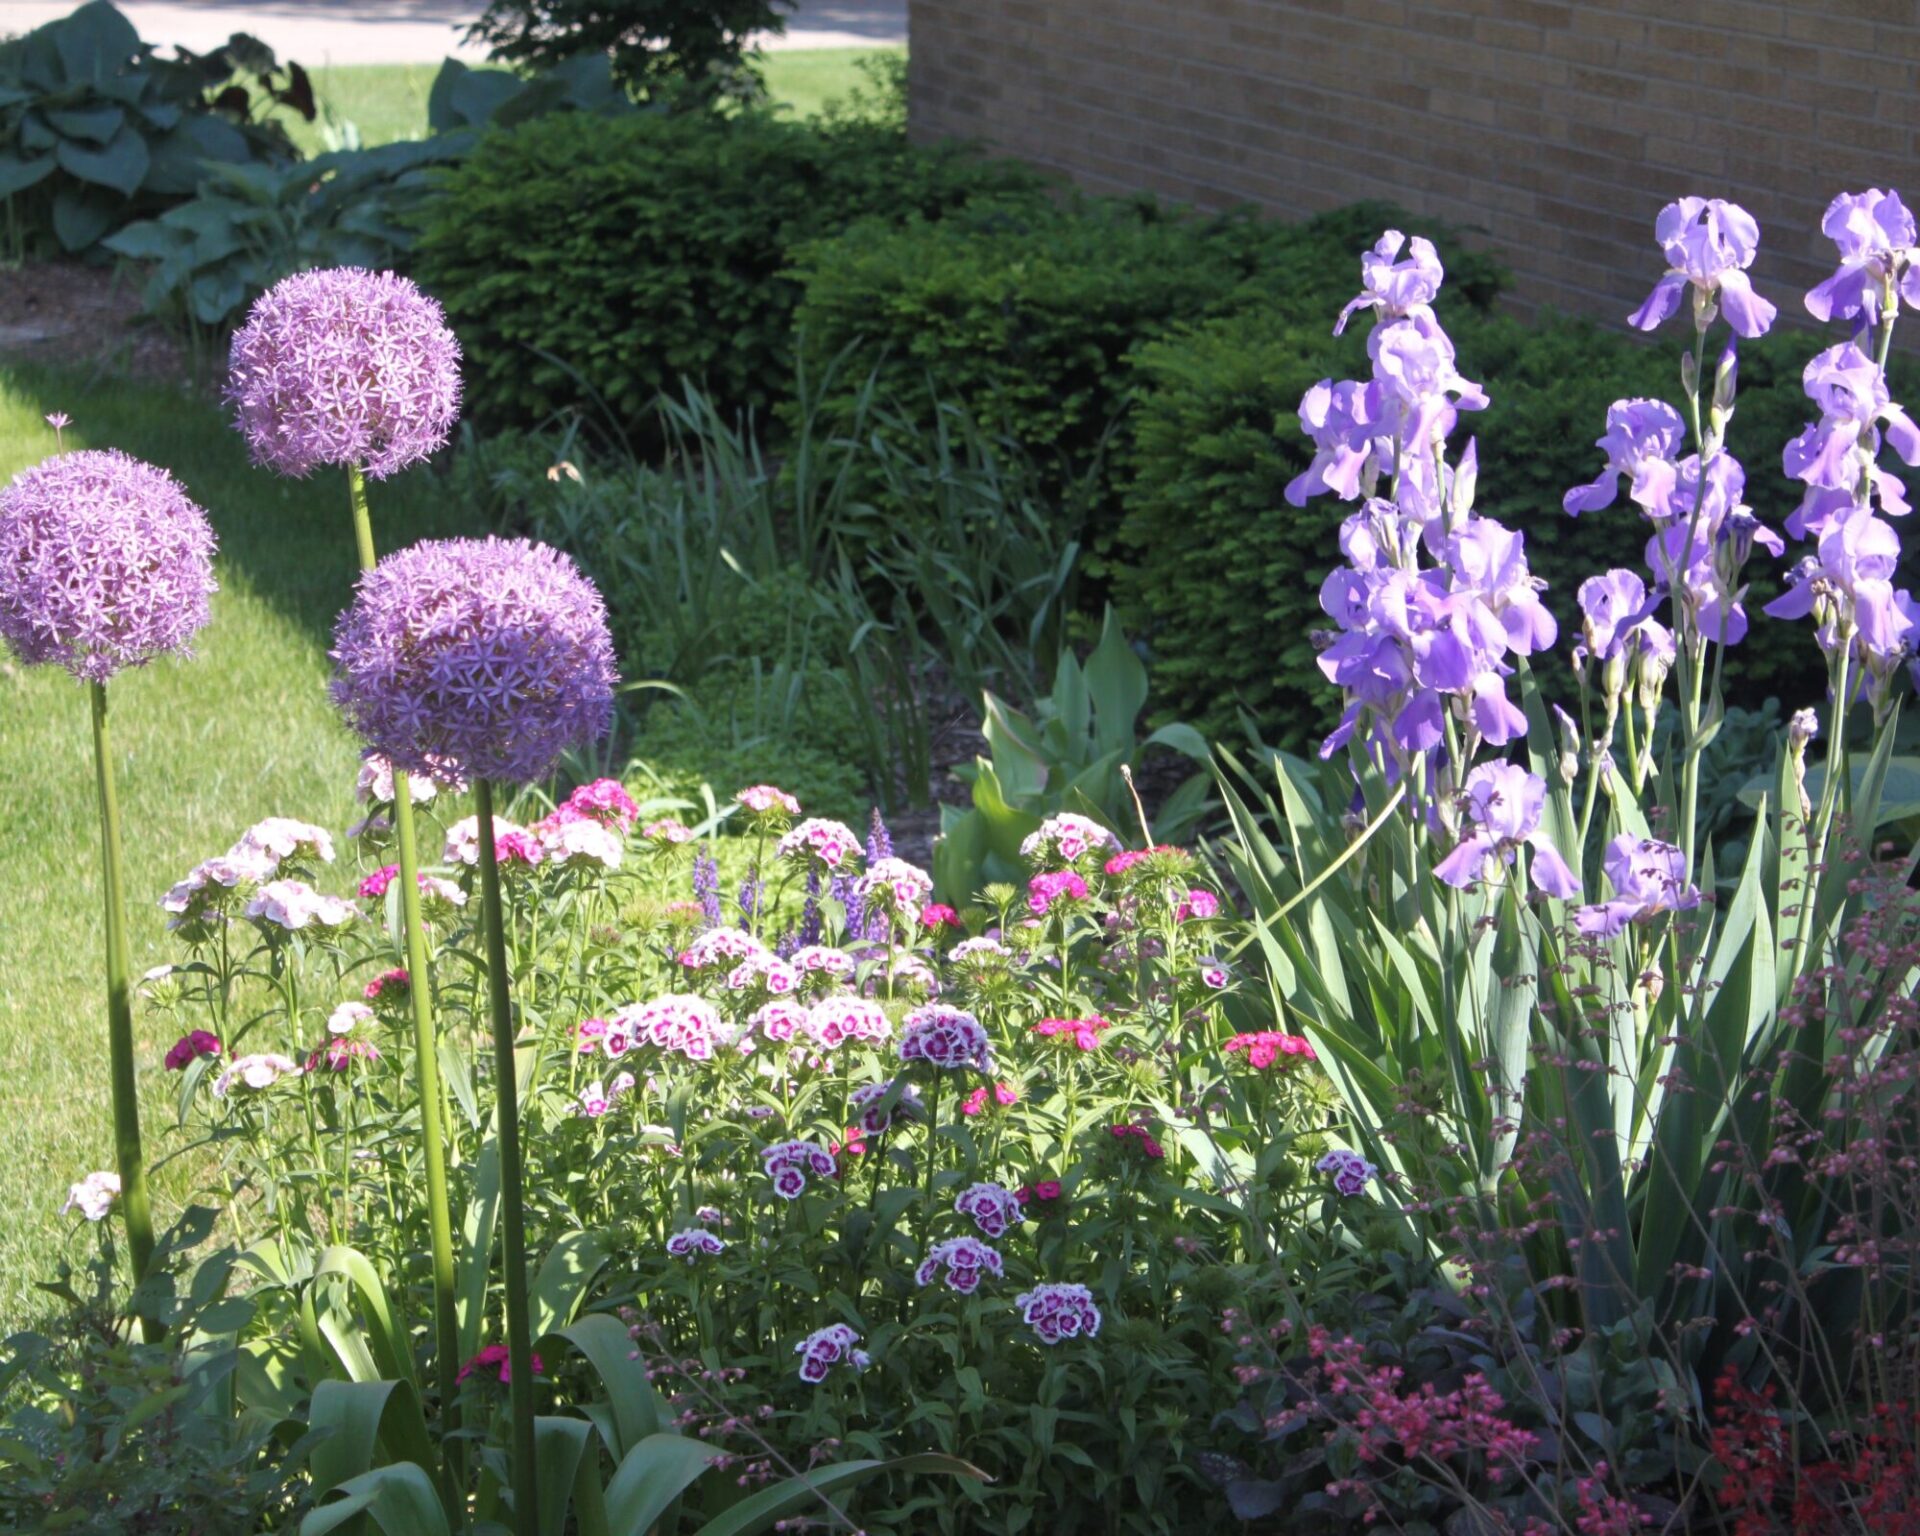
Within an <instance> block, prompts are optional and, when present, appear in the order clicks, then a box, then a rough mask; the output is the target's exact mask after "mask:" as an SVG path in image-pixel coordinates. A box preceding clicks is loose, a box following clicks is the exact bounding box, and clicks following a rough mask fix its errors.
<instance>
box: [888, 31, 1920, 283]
mask: <svg viewBox="0 0 1920 1536" xmlns="http://www.w3.org/2000/svg"><path fill="white" fill-rule="evenodd" d="M909 18H910V22H909V33H910V50H909V64H908V69H909V100H910V108H911V113H912V121H913V126H914V130H915V132H916V133H917V134H919V135H920V136H922V137H925V138H943V137H961V138H972V139H979V140H983V141H985V142H986V143H988V144H990V145H992V146H994V147H995V148H997V149H1000V150H1003V151H1005V152H1007V153H1010V154H1014V155H1018V156H1020V157H1021V158H1023V159H1026V160H1029V161H1032V162H1035V163H1037V164H1039V165H1043V166H1048V167H1051V168H1054V169H1057V170H1060V171H1062V172H1064V173H1066V174H1067V175H1069V176H1071V177H1072V178H1073V179H1074V180H1075V181H1077V182H1079V183H1080V184H1081V185H1083V186H1085V187H1087V188H1089V189H1091V190H1094V191H1100V192H1128V191H1135V190H1138V189H1141V188H1145V189H1148V190H1151V191H1154V192H1157V193H1161V194H1163V195H1165V196H1167V197H1171V198H1175V199H1179V200H1181V201H1183V202H1189V203H1193V204H1196V205H1199V206H1201V207H1206V208H1220V207H1226V206H1230V205H1233V204H1236V203H1245V202H1254V203H1258V204H1261V205H1263V206H1265V207H1267V208H1269V209H1271V210H1274V211H1276V212H1279V213H1282V214H1305V213H1312V212H1317V211H1319V210H1321V209H1325V208H1330V207H1335V206H1338V205H1339V204H1342V203H1349V202H1353V201H1355V200H1357V199H1360V198H1387V199H1391V200H1393V201H1395V202H1398V203H1401V204H1403V205H1404V206H1406V207H1407V208H1409V209H1411V210H1412V211H1413V212H1414V213H1415V214H1416V215H1421V214H1424V215H1427V216H1429V217H1432V218H1438V219H1445V220H1447V221H1449V222H1451V223H1454V224H1456V225H1459V226H1461V227H1463V228H1465V229H1468V230H1471V231H1477V232H1478V233H1479V236H1480V238H1481V240H1482V242H1483V243H1484V244H1486V245H1488V246H1489V247H1491V248H1493V249H1496V250H1498V251H1499V252H1500V253H1501V254H1502V255H1503V256H1504V257H1505V258H1506V259H1507V260H1508V261H1509V262H1511V263H1512V265H1513V267H1514V271H1515V274H1516V286H1517V290H1518V291H1517V295H1516V297H1517V298H1518V299H1519V300H1520V302H1521V303H1522V304H1523V305H1525V306H1528V307H1531V306H1533V305H1539V304H1551V305H1555V306H1558V307H1560V308H1563V309H1572V310H1578V311H1582V312H1586V313H1592V314H1597V315H1601V316H1607V317H1613V318H1620V317H1624V316H1625V315H1626V313H1627V312H1628V311H1629V310H1630V309H1632V308H1633V306H1634V305H1635V304H1637V303H1638V302H1639V301H1640V299H1641V298H1642V297H1643V296H1644V295H1645V293H1646V290H1647V289H1648V287H1649V286H1651V283H1652V281H1653V279H1654V277H1655V276H1657V275H1658V272H1659V270H1660V267H1661V262H1660V257H1659V253H1658V252H1657V250H1656V249H1655V248H1654V246H1653V243H1652V241H1653V234H1652V230H1653V218H1654V215H1655V213H1657V212H1658V211H1659V208H1660V206H1661V205H1662V204H1663V203H1666V202H1669V201H1671V200H1672V199H1673V198H1675V197H1678V196H1681V195H1684V194H1687V193H1695V194H1698V195H1700V196H1707V197H1727V198H1731V199H1733V200H1734V201H1735V202H1738V203H1741V204H1742V205H1744V206H1745V207H1746V208H1747V209H1748V210H1750V211H1751V212H1752V213H1753V214H1754V216H1755V217H1756V218H1758V219H1759V220H1760V224H1761V230H1762V251H1761V257H1760V262H1759V264H1758V266H1757V268H1756V274H1757V276H1758V277H1759V285H1760V287H1761V289H1762V291H1763V292H1765V293H1767V295H1768V296H1769V297H1770V298H1772V299H1773V300H1774V301H1775V302H1777V303H1781V304H1782V305H1783V307H1785V305H1788V304H1791V305H1792V306H1793V307H1794V309H1796V310H1798V308H1799V300H1798V294H1799V293H1800V292H1801V291H1803V290H1804V289H1806V288H1807V287H1809V286H1811V285H1812V284H1813V283H1814V282H1816V281H1818V280H1819V278H1820V277H1822V276H1824V275H1825V273H1826V271H1827V270H1829V269H1830V266H1831V261H1830V252H1831V249H1832V247H1831V246H1830V245H1828V244H1827V243H1826V241H1825V240H1824V239H1823V238H1822V237H1821V235H1820V233H1819V218H1820V214H1821V211H1822V210H1823V209H1824V208H1825V206H1826V203H1827V201H1828V199H1829V198H1830V197H1831V196H1832V195H1833V194H1834V193H1836V192H1840V191H1856V190H1859V189H1860V188H1863V187H1865V186H1868V185H1879V186H1894V187H1898V188H1900V189H1901V190H1902V192H1903V193H1904V194H1905V195H1906V197H1907V199H1908V202H1909V205H1910V206H1920V175H1916V174H1915V173H1916V171H1917V170H1920V166H1917V165H1916V163H1915V153H1916V151H1920V0H1586V3H1581V0H909Z"/></svg>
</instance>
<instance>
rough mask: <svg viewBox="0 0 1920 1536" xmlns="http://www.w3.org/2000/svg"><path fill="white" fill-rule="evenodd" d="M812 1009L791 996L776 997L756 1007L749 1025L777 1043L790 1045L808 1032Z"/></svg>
mask: <svg viewBox="0 0 1920 1536" xmlns="http://www.w3.org/2000/svg"><path fill="white" fill-rule="evenodd" d="M810 1013H811V1010H810V1009H809V1008H808V1007H807V1005H806V1004H805V1003H802V1002H798V1001H796V1000H795V999H793V998H791V997H776V998H773V999H771V1000H770V1001H768V1002H766V1003H763V1004H762V1005H761V1006H760V1007H758V1008H756V1009H755V1010H754V1012H753V1014H752V1015H751V1016H750V1017H749V1018H748V1020H747V1027H748V1028H749V1029H751V1030H752V1031H753V1032H754V1033H755V1034H757V1035H759V1036H760V1037H761V1038H762V1039H764V1040H768V1041H771V1042H772V1043H773V1044H775V1045H788V1044H790V1043H792V1042H793V1041H794V1040H796V1039H798V1038H800V1037H801V1036H802V1035H804V1034H806V1032H807V1019H808V1017H809V1015H810Z"/></svg>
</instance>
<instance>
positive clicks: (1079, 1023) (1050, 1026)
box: [1033, 1015, 1113, 1051]
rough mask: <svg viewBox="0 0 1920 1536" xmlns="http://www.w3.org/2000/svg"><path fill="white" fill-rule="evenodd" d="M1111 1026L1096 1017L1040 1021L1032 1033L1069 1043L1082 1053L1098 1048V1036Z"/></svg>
mask: <svg viewBox="0 0 1920 1536" xmlns="http://www.w3.org/2000/svg"><path fill="white" fill-rule="evenodd" d="M1112 1027H1113V1026H1112V1025H1111V1024H1110V1023H1108V1021H1107V1020H1105V1019H1103V1018H1100V1017H1099V1016H1098V1015H1096V1016H1095V1017H1093V1018H1090V1019H1042V1020H1041V1021H1040V1022H1039V1023H1038V1024H1036V1025H1034V1026H1033V1032H1034V1033H1035V1034H1036V1035H1040V1036H1042V1037H1044V1038H1047V1039H1061V1040H1068V1041H1071V1042H1072V1043H1073V1044H1074V1045H1077V1046H1079V1047H1080V1049H1081V1050H1083V1051H1095V1050H1098V1049H1099V1048H1100V1036H1101V1035H1103V1034H1104V1033H1106V1031H1107V1030H1109V1029H1111V1028H1112Z"/></svg>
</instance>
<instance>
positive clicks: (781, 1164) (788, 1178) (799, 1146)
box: [760, 1141, 837, 1200]
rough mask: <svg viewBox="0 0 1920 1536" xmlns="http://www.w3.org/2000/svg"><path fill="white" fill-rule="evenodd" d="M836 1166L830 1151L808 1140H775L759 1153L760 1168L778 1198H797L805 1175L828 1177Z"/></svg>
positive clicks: (805, 1183) (803, 1191) (805, 1178)
mask: <svg viewBox="0 0 1920 1536" xmlns="http://www.w3.org/2000/svg"><path fill="white" fill-rule="evenodd" d="M836 1166H837V1165H836V1164H835V1162H834V1160H833V1154H832V1153H831V1152H829V1151H828V1150H827V1149H826V1148H825V1147H821V1146H816V1145H815V1144H814V1143H813V1142H810V1141H776V1142H775V1143H774V1144H773V1145H772V1146H770V1147H768V1148H767V1149H766V1150H765V1151H764V1152H762V1153H761V1154H760V1167H761V1170H762V1171H763V1172H764V1173H765V1174H766V1176H767V1177H768V1178H770V1179H771V1180H773V1192H774V1193H775V1194H776V1195H778V1196H779V1197H780V1198H781V1199H782V1200H798V1199H799V1198H800V1197H801V1196H802V1195H803V1194H805V1193H806V1190H807V1179H808V1177H809V1176H812V1177H814V1178H820V1179H830V1178H832V1177H833V1174H834V1169H835V1167H836Z"/></svg>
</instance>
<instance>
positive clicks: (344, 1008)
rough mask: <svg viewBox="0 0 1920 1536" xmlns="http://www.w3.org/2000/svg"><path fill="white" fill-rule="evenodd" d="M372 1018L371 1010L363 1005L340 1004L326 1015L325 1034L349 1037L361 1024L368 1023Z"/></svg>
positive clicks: (352, 1003) (353, 1003)
mask: <svg viewBox="0 0 1920 1536" xmlns="http://www.w3.org/2000/svg"><path fill="white" fill-rule="evenodd" d="M373 1017H374V1012H373V1010H372V1009H371V1008H369V1007H368V1006H367V1005H366V1004H365V1003H355V1002H346V1003H342V1004H341V1005H340V1006H339V1007H338V1008H335V1009H334V1010H333V1012H332V1013H330V1014H328V1015H327V1033H328V1034H330V1035H350V1034H352V1033H353V1032H354V1030H356V1029H358V1028H359V1027H360V1026H361V1025H362V1024H366V1023H370V1022H371V1021H372V1019H373Z"/></svg>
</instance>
